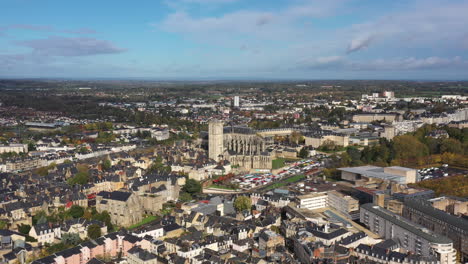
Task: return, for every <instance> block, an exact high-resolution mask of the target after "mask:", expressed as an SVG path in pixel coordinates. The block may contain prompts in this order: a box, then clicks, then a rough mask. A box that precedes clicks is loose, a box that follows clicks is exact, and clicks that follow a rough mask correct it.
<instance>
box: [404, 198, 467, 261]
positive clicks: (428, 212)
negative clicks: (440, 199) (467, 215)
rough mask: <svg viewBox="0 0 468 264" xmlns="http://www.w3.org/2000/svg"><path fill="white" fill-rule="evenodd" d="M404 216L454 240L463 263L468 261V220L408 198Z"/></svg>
mask: <svg viewBox="0 0 468 264" xmlns="http://www.w3.org/2000/svg"><path fill="white" fill-rule="evenodd" d="M403 217H405V218H407V219H409V220H411V221H412V222H415V223H418V224H420V225H422V226H424V227H426V228H428V229H430V230H432V231H433V232H435V233H437V234H440V235H443V236H446V237H448V238H450V239H451V240H452V241H453V244H454V247H455V248H456V249H457V250H458V251H459V252H460V255H461V258H462V263H465V262H466V261H468V220H466V219H464V218H462V217H456V216H453V215H451V214H448V213H446V212H444V211H441V210H439V209H436V208H434V207H432V206H431V205H430V204H428V203H425V202H423V201H420V200H406V201H405V202H404V206H403Z"/></svg>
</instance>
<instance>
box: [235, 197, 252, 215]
mask: <svg viewBox="0 0 468 264" xmlns="http://www.w3.org/2000/svg"><path fill="white" fill-rule="evenodd" d="M251 207H252V201H251V200H250V198H249V197H247V196H237V197H236V200H234V208H236V210H237V211H238V212H242V211H244V210H250V208H251Z"/></svg>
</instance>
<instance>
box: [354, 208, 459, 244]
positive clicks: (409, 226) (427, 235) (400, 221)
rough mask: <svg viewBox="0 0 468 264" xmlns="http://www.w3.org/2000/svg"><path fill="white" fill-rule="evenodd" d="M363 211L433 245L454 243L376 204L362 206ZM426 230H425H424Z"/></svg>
mask: <svg viewBox="0 0 468 264" xmlns="http://www.w3.org/2000/svg"><path fill="white" fill-rule="evenodd" d="M361 209H365V210H367V211H370V212H371V213H373V214H376V215H377V216H379V217H382V218H383V219H385V220H387V221H390V222H391V223H393V224H395V225H397V226H399V227H401V228H403V229H405V230H408V231H409V232H411V233H413V234H415V235H417V236H420V237H422V238H423V239H425V240H427V241H429V242H432V243H439V244H449V243H453V242H452V240H450V239H449V238H447V237H445V236H441V235H437V234H435V233H433V232H430V231H429V230H427V229H425V228H424V227H422V226H420V225H417V224H415V223H412V222H410V221H408V220H406V219H404V218H402V217H400V216H399V215H397V214H394V213H392V212H390V211H388V210H385V209H383V208H382V207H379V206H375V205H374V204H371V203H368V204H364V205H362V206H361ZM423 229H424V230H423Z"/></svg>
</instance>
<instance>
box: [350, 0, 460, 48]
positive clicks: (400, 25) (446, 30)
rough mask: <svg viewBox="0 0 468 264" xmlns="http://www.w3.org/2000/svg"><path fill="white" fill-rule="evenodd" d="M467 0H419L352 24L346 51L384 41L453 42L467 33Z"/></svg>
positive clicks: (405, 43)
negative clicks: (397, 9)
mask: <svg viewBox="0 0 468 264" xmlns="http://www.w3.org/2000/svg"><path fill="white" fill-rule="evenodd" d="M466 10H468V1H466V0H465V1H455V2H449V1H445V2H444V1H431V0H426V1H419V2H417V3H416V4H415V5H410V7H408V8H406V10H405V11H403V12H395V13H393V14H390V15H383V16H381V17H380V18H379V19H377V20H374V21H370V22H367V23H362V24H355V25H353V26H352V27H351V28H350V29H349V33H350V40H348V48H347V51H348V53H351V52H356V51H359V50H362V49H364V48H367V47H370V46H371V45H374V44H375V45H376V44H378V43H385V45H386V46H387V47H388V46H389V44H392V45H393V44H394V45H396V46H402V47H410V46H414V47H426V46H437V45H438V44H440V43H442V44H444V45H455V43H456V42H458V41H460V40H461V37H462V35H463V34H466V25H468V16H467V14H466Z"/></svg>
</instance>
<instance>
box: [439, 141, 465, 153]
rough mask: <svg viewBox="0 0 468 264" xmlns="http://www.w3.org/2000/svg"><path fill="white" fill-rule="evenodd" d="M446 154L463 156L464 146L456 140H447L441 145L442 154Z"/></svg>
mask: <svg viewBox="0 0 468 264" xmlns="http://www.w3.org/2000/svg"><path fill="white" fill-rule="evenodd" d="M445 152H450V153H455V154H463V148H462V144H461V143H460V141H458V140H456V139H453V138H446V139H444V140H442V142H441V144H440V153H445Z"/></svg>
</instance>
